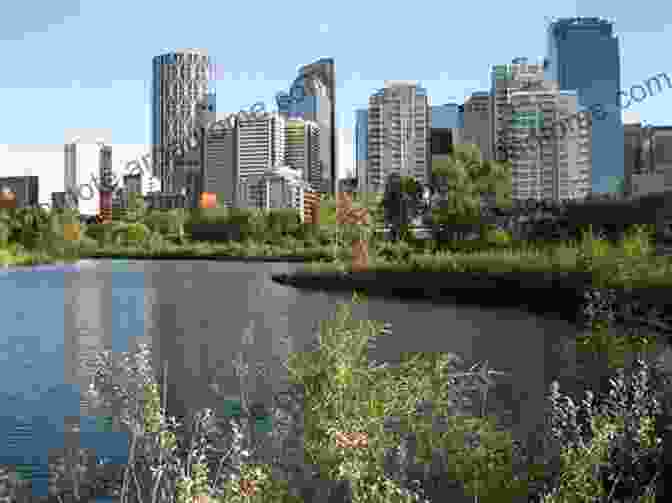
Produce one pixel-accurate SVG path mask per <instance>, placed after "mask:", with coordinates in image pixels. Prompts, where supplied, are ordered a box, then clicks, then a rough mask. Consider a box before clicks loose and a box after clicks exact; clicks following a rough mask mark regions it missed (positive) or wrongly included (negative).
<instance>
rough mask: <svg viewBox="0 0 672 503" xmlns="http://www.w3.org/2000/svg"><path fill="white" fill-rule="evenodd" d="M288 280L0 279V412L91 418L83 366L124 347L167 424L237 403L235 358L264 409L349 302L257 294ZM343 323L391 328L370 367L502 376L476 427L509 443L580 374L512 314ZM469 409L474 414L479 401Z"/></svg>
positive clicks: (210, 270)
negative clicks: (488, 371) (147, 368)
mask: <svg viewBox="0 0 672 503" xmlns="http://www.w3.org/2000/svg"><path fill="white" fill-rule="evenodd" d="M299 267H301V264H282V263H266V264H264V263H235V262H205V261H195V262H177V261H157V262H151V261H137V262H133V261H127V262H121V261H100V262H93V263H90V262H89V263H87V264H86V267H82V268H80V270H79V272H68V273H63V272H60V273H55V272H40V273H21V274H18V273H17V274H12V275H9V276H4V277H2V278H1V279H0V297H1V298H3V304H2V306H1V307H0V313H1V314H2V319H3V320H5V325H4V326H3V330H2V331H0V361H1V362H2V364H1V365H0V378H1V379H2V381H1V382H2V383H3V384H2V388H1V391H2V393H0V400H4V401H3V402H1V403H0V410H3V411H5V410H12V412H13V413H14V412H15V411H16V412H17V413H19V412H20V413H22V414H24V415H27V416H30V415H31V414H33V415H35V414H37V415H39V414H41V413H42V414H44V413H45V412H44V411H45V410H47V409H46V408H45V404H46V403H47V402H46V401H45V398H44V397H45V396H47V395H48V396H50V397H51V398H50V399H53V400H54V402H53V403H55V404H60V405H61V408H60V409H59V410H58V413H59V414H60V417H61V419H60V424H63V416H70V417H76V416H77V414H78V411H79V413H80V415H83V416H84V415H95V414H96V413H97V412H96V411H94V410H93V409H92V408H91V404H89V403H87V402H86V400H82V401H81V403H78V394H79V392H80V391H84V390H85V389H86V386H87V385H88V383H89V381H90V378H91V376H92V374H93V370H94V369H93V366H92V362H93V356H94V354H95V353H96V352H97V351H101V350H111V351H113V354H115V355H117V357H118V355H119V354H120V353H121V352H122V351H128V350H130V349H132V348H134V347H135V346H136V345H137V344H138V343H151V344H152V346H153V359H154V361H153V363H154V368H155V371H156V373H157V375H158V376H159V379H160V380H161V379H162V370H161V369H162V367H163V363H164V362H167V365H168V376H167V382H168V386H167V395H168V411H169V413H170V414H172V415H177V416H184V415H186V413H187V412H188V411H189V410H194V409H198V408H202V407H210V408H213V409H215V410H217V409H218V407H219V406H220V405H222V401H221V396H222V395H238V394H239V392H240V377H239V376H238V375H237V374H236V369H235V366H234V364H233V362H234V360H236V359H237V357H238V356H239V354H240V353H242V354H243V355H244V357H245V361H246V363H248V364H249V365H250V367H249V368H248V375H247V376H246V377H245V379H244V385H245V388H246V392H247V393H248V397H249V399H250V400H252V401H259V402H262V403H264V404H266V405H270V402H271V397H272V395H273V394H274V393H277V392H280V391H283V390H284V389H286V387H287V377H288V376H287V370H286V369H285V368H284V366H283V363H284V362H285V361H286V359H287V357H288V355H289V354H290V353H291V352H297V351H309V350H312V348H313V347H314V344H315V341H316V335H317V330H318V328H319V324H320V322H321V321H323V320H326V319H331V318H333V317H334V315H335V311H336V305H337V303H339V302H349V301H350V299H351V295H350V294H346V293H328V294H327V293H321V292H309V291H299V290H295V289H292V288H288V287H285V286H282V285H279V284H276V283H273V282H272V281H270V275H271V274H273V273H283V272H284V273H291V272H293V271H294V270H295V269H297V268H299ZM5 299H6V300H5ZM352 312H353V316H354V317H355V318H356V319H360V320H365V319H371V320H377V321H380V322H386V323H388V324H389V325H390V326H391V327H392V330H391V335H388V336H383V337H380V338H378V339H377V340H376V344H375V348H374V349H372V350H371V351H370V353H369V357H370V359H374V360H377V361H379V362H390V363H396V362H398V361H399V358H400V355H401V354H402V352H413V351H416V352H417V351H424V352H432V351H434V352H436V351H439V352H444V353H453V354H456V355H458V356H460V357H461V358H462V359H463V360H464V366H465V367H468V366H470V365H471V364H473V363H476V362H481V361H484V360H488V361H489V363H490V365H491V367H492V368H494V369H495V370H499V371H504V372H508V373H510V374H511V375H510V376H503V377H500V376H497V377H495V379H494V380H495V381H496V383H497V384H496V386H495V389H494V390H492V391H491V392H490V393H489V394H488V399H487V405H488V411H489V412H490V413H497V414H499V415H501V416H502V417H504V416H507V417H508V418H509V419H508V421H509V423H510V424H511V426H512V427H513V428H514V430H515V433H516V436H518V435H522V436H526V435H528V434H531V433H533V432H535V431H537V430H539V426H540V425H541V424H542V423H543V412H544V407H545V405H546V404H545V396H546V393H547V390H548V386H549V385H550V383H551V382H552V381H553V380H555V379H559V380H560V383H561V386H562V388H565V389H567V390H571V388H572V386H575V387H577V383H578V380H579V379H578V378H577V376H578V375H580V374H582V373H588V374H589V373H590V371H591V370H592V369H591V368H590V367H589V366H588V365H585V364H583V363H582V361H581V359H580V358H577V354H576V350H575V342H574V336H575V334H576V332H577V330H576V328H575V327H573V326H572V325H571V324H569V323H567V322H563V321H560V320H550V319H545V318H539V317H537V316H534V315H531V314H529V313H526V312H523V311H520V310H516V309H487V310H483V309H480V308H479V307H477V306H464V305H462V306H453V305H446V304H443V305H441V304H438V305H434V304H428V303H424V302H410V301H403V302H402V301H395V300H391V299H376V298H371V299H368V301H367V302H365V303H363V304H359V305H355V306H353V309H352ZM61 327H62V328H61ZM61 363H62V366H61ZM562 388H561V389H562ZM577 391H580V389H578V388H577ZM581 397H582V396H581V394H579V398H581ZM472 399H473V405H474V407H475V408H476V409H475V410H480V407H481V403H480V401H479V400H480V399H479V396H478V395H477V394H474V395H473V397H472ZM19 402H21V404H20V405H21V407H19V405H17V403H19ZM49 403H51V402H49ZM54 407H55V406H54ZM54 410H56V407H55V408H54ZM52 422H55V423H58V422H59V421H58V420H54V419H53V418H52ZM61 427H62V426H61Z"/></svg>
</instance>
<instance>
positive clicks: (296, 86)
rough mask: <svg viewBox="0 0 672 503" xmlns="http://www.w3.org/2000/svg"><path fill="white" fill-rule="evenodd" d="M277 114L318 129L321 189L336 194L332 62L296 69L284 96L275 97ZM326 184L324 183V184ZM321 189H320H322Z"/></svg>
mask: <svg viewBox="0 0 672 503" xmlns="http://www.w3.org/2000/svg"><path fill="white" fill-rule="evenodd" d="M276 101H277V105H278V111H279V112H280V114H281V115H282V116H283V117H285V118H286V119H289V118H290V117H291V118H295V117H300V118H303V119H305V120H310V121H313V122H316V123H317V124H318V125H319V127H320V158H321V162H322V167H321V172H322V177H323V185H328V186H329V192H331V193H334V192H335V190H336V180H337V178H338V176H337V173H336V168H337V166H338V163H337V158H338V156H337V153H338V147H337V142H336V133H337V130H336V75H335V65H334V60H333V58H323V59H319V60H317V61H315V62H314V63H311V64H309V65H305V66H303V67H301V68H300V69H299V75H298V77H297V78H296V79H295V80H294V83H293V84H292V86H291V87H290V89H289V94H288V93H284V92H281V93H278V94H277V96H276ZM327 182H328V183H327ZM323 188H324V187H323Z"/></svg>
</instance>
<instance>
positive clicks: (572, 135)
mask: <svg viewBox="0 0 672 503" xmlns="http://www.w3.org/2000/svg"><path fill="white" fill-rule="evenodd" d="M492 77H493V79H492V83H493V99H494V101H493V129H492V131H493V134H492V138H493V140H494V152H493V153H494V156H495V158H496V159H497V160H508V161H510V162H511V164H512V182H513V183H512V185H513V187H512V189H513V190H512V198H514V199H523V200H524V199H529V198H533V199H553V200H561V199H574V198H577V199H581V198H584V197H585V196H586V195H587V194H588V192H589V191H590V183H591V160H592V159H591V135H590V132H591V125H590V122H591V121H590V118H589V116H586V115H585V114H579V113H578V108H579V104H578V100H577V97H576V93H575V92H572V91H561V90H560V89H559V87H558V85H557V84H556V83H554V82H551V81H546V80H544V65H543V63H537V64H529V63H528V62H527V59H526V58H516V59H514V60H513V62H512V64H511V65H502V66H498V67H495V68H494V69H493V74H492ZM563 125H564V126H563Z"/></svg>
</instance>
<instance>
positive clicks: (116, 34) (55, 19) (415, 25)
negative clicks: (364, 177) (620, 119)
mask: <svg viewBox="0 0 672 503" xmlns="http://www.w3.org/2000/svg"><path fill="white" fill-rule="evenodd" d="M202 5H203V6H202V7H201V6H198V7H197V4H191V3H186V2H176V1H174V0H162V1H160V2H159V1H156V0H145V1H143V2H137V1H136V2H131V1H128V0H115V1H114V2H101V1H100V0H98V1H92V0H81V1H79V2H78V1H77V0H58V1H53V2H47V1H44V0H43V1H39V2H38V1H37V0H23V1H22V2H10V3H7V5H5V7H4V9H3V15H2V16H0V49H1V52H2V54H3V58H4V61H3V69H4V71H3V74H2V79H1V80H0V85H1V86H2V90H1V91H0V106H1V107H2V108H1V109H2V119H3V120H2V121H0V176H9V175H23V174H35V175H38V176H40V185H41V187H40V200H43V201H46V200H48V198H49V195H50V192H51V191H54V190H62V189H63V146H62V145H63V143H64V141H66V140H69V139H71V137H72V136H75V135H80V136H82V137H83V138H84V141H90V142H93V141H94V140H95V137H102V138H104V139H105V140H107V141H108V142H110V143H111V144H112V145H113V146H114V149H113V157H114V164H115V165H117V164H119V165H121V163H124V162H127V161H129V160H131V159H132V158H133V157H134V156H138V155H142V154H144V153H145V152H146V151H147V150H146V145H148V144H149V134H150V123H149V117H150V115H149V96H150V94H149V82H150V79H151V68H152V67H151V59H152V57H153V56H155V55H157V54H161V53H163V52H166V51H170V50H174V49H178V48H184V47H198V48H204V49H207V50H208V51H209V53H210V55H211V56H213V57H214V60H215V63H216V64H217V65H218V66H219V68H220V70H221V72H222V75H221V80H219V81H217V83H216V89H217V107H218V111H223V112H235V111H238V110H240V108H242V107H247V106H249V105H251V104H252V103H254V102H256V101H260V100H262V101H266V103H267V105H268V107H272V108H274V107H275V103H274V102H273V96H274V94H275V93H276V92H277V91H279V90H282V89H284V90H286V89H287V87H288V85H289V84H290V83H291V81H292V80H293V79H294V77H295V76H296V70H297V68H298V67H299V66H300V65H302V64H306V63H309V62H312V61H314V60H316V59H318V58H320V57H333V58H335V61H336V74H337V82H338V91H337V113H338V125H339V127H340V128H342V135H343V137H344V138H345V140H344V143H345V144H344V145H342V150H343V155H342V157H343V158H344V160H346V159H347V160H349V163H344V165H343V166H339V171H340V174H341V175H344V171H345V169H346V168H347V167H348V165H349V164H350V165H351V159H352V147H351V141H352V133H351V129H352V127H353V123H354V110H355V109H356V108H357V107H361V106H365V105H366V103H367V100H368V96H369V95H370V94H371V92H372V91H374V90H375V89H377V88H380V87H382V85H383V82H384V80H387V79H391V80H394V79H404V80H405V79H413V80H418V81H420V82H421V83H422V84H423V85H424V86H425V87H426V88H427V89H428V92H429V95H430V97H431V100H432V104H434V105H436V104H442V103H446V102H453V101H457V102H460V103H461V102H462V101H463V100H464V97H465V96H467V95H468V94H470V93H471V92H472V91H475V90H486V89H487V88H488V83H489V68H490V66H491V65H494V64H505V63H508V62H510V61H511V59H512V58H513V57H516V56H527V57H529V58H530V59H537V58H540V57H543V56H544V55H545V53H546V41H545V26H546V23H547V20H548V18H550V17H565V16H599V17H606V18H609V19H612V20H613V21H614V22H615V29H616V32H617V33H618V35H619V38H620V50H621V82H622V85H621V87H622V88H624V89H625V88H629V87H630V86H631V85H633V84H636V83H640V82H642V81H643V80H645V79H646V78H649V77H651V76H653V75H656V74H658V73H660V72H669V74H670V75H672V67H670V65H669V64H668V63H667V61H666V58H663V57H662V55H663V54H665V53H666V52H667V48H668V46H669V41H670V39H671V38H670V35H672V28H671V27H670V26H669V25H670V23H672V7H670V6H668V5H666V4H665V3H664V2H656V3H655V12H652V11H651V10H649V8H648V7H649V6H651V7H654V4H642V5H641V7H637V6H636V5H631V4H628V3H626V2H607V1H604V0H602V1H586V2H581V3H579V2H569V1H563V0H558V1H556V2H554V3H552V4H551V5H549V4H546V3H544V2H529V1H510V2H487V3H482V4H479V5H476V4H471V3H454V2H443V1H442V2H438V1H434V2H432V1H425V2H420V3H417V4H409V5H404V4H402V3H396V2H384V3H383V2H377V1H368V2H361V1H360V2H353V1H350V0H341V1H339V2H331V3H329V2H310V3H309V2H305V1H296V2H293V3H292V4H289V3H284V2H277V3H271V2H238V3H234V2H207V3H203V4H202ZM330 5H331V6H330ZM404 7H405V8H404ZM671 100H672V90H666V92H663V93H661V94H659V95H657V96H652V97H649V98H648V99H646V100H645V101H644V102H642V103H640V104H636V105H633V106H632V107H631V108H630V110H631V111H632V112H636V113H638V114H639V117H640V118H641V119H642V120H645V121H646V122H648V123H651V124H656V125H670V124H671V122H670V119H669V117H670V114H669V111H670V106H669V104H670V101H671ZM666 112H667V113H666ZM626 121H631V119H629V118H628V117H626Z"/></svg>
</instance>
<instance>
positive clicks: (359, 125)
mask: <svg viewBox="0 0 672 503" xmlns="http://www.w3.org/2000/svg"><path fill="white" fill-rule="evenodd" d="M354 140H355V176H356V177H357V187H358V189H359V190H360V191H362V192H366V191H367V190H368V189H367V186H366V172H367V162H368V159H369V110H368V109H367V108H363V109H359V110H356V111H355V138H354Z"/></svg>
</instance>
